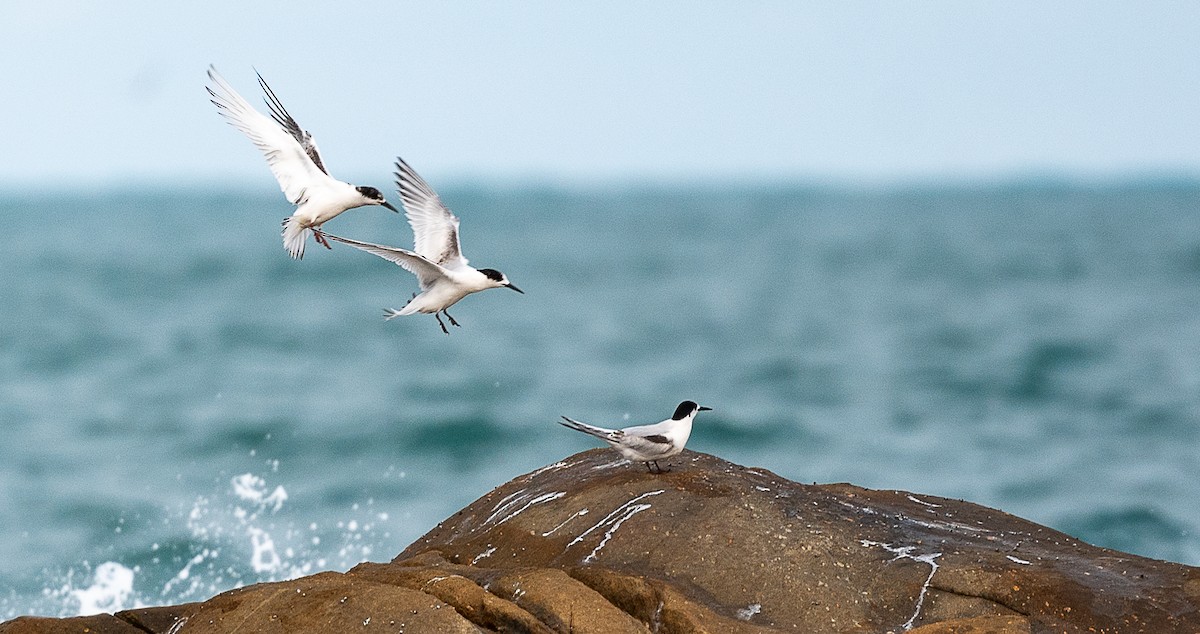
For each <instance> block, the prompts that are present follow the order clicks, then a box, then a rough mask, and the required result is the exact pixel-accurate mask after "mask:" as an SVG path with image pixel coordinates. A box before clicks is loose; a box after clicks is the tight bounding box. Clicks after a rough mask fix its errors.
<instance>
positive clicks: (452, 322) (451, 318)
mask: <svg viewBox="0 0 1200 634" xmlns="http://www.w3.org/2000/svg"><path fill="white" fill-rule="evenodd" d="M442 314H443V315H445V316H446V317H447V318H449V319H450V325H451V326H454V327H455V328H462V326H460V325H459V324H458V322H457V321H455V320H454V317H452V316H451V315H450V313H448V312H446V311H445V310H443V311H442Z"/></svg>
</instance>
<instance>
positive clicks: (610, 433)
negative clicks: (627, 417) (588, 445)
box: [558, 416, 621, 442]
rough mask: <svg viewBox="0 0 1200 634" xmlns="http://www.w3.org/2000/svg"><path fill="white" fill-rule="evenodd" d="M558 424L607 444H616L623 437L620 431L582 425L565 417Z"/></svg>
mask: <svg viewBox="0 0 1200 634" xmlns="http://www.w3.org/2000/svg"><path fill="white" fill-rule="evenodd" d="M558 424H559V425H562V426H563V427H570V428H571V429H574V430H575V431H581V432H583V433H585V434H588V435H590V436H595V437H596V438H599V439H600V440H603V441H605V442H615V441H616V440H617V438H618V437H620V435H621V432H620V430H616V429H605V428H604V427H596V426H595V425H589V424H587V423H581V422H579V421H577V420H574V419H571V418H567V417H566V416H563V417H562V421H560V422H559V423H558Z"/></svg>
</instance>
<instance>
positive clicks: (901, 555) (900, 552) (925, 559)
mask: <svg viewBox="0 0 1200 634" xmlns="http://www.w3.org/2000/svg"><path fill="white" fill-rule="evenodd" d="M859 543H860V544H862V545H863V547H864V548H866V547H871V546H879V547H880V548H882V549H884V550H886V551H888V552H889V553H892V554H893V555H895V557H892V558H891V559H890V560H889V563H890V562H893V561H896V560H898V559H911V560H913V561H919V562H921V563H924V564H929V567H930V570H929V576H928V577H926V578H925V583H923V584H921V594H919V595H917V608H916V610H914V611H913V615H912V616H910V617H908V620H907V621H905V622H904V625H902V626H901V627H903V628H904V631H906V632H907V631H908V630H911V629H912V628H913V625H914V624H915V623H916V622H917V617H918V616H920V615H921V608H922V607H924V605H925V595H926V594H927V593H928V592H929V584H931V583H933V575H935V574H937V571H938V563H937V558H938V557H941V556H942V553H926V554H924V555H913V554H912V552H913V551H914V550H916V549H917V547H916V546H892V545H891V544H885V543H883V542H873V541H870V540H866V539H864V540H860V541H859Z"/></svg>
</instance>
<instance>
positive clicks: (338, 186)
mask: <svg viewBox="0 0 1200 634" xmlns="http://www.w3.org/2000/svg"><path fill="white" fill-rule="evenodd" d="M255 74H258V72H257V71H255ZM208 78H209V80H210V81H211V82H212V85H211V86H208V87H207V89H208V94H209V95H210V96H211V98H212V102H213V104H214V105H216V106H217V109H218V111H219V112H220V113H221V115H222V116H224V117H225V119H226V120H228V121H229V124H230V125H232V126H233V127H235V128H237V129H238V130H240V131H241V132H242V134H245V135H246V136H247V137H249V138H250V140H251V141H253V142H254V145H256V146H258V149H259V150H261V151H262V153H263V155H265V156H266V158H267V165H268V166H269V167H270V168H271V173H272V174H274V175H275V178H276V180H278V181H279V188H280V189H281V190H283V195H284V196H286V197H287V199H288V202H290V203H292V204H293V205H296V211H295V213H293V214H292V216H291V217H290V218H285V219H284V221H283V246H284V247H285V248H286V249H287V250H288V253H290V254H291V255H292V257H293V258H296V259H300V258H302V257H304V243H305V242H306V241H307V238H308V234H309V232H312V233H313V235H314V237H315V239H316V240H317V242H318V243H320V244H322V245H323V246H325V247H326V248H331V247H330V246H329V243H328V242H325V241H324V239H323V238H322V237H321V234H320V232H319V229H320V228H321V225H322V224H324V223H326V222H328V221H329V220H331V219H332V218H334V217H336V216H337V215H338V214H340V213H342V212H343V211H346V210H348V209H354V208H355V207H362V206H365V205H380V206H382V207H386V208H387V209H390V210H392V211H397V209H396V208H395V207H393V206H392V205H391V204H390V203H388V201H387V200H384V198H383V194H381V193H380V192H379V190H378V189H375V188H374V187H366V186H360V187H356V186H354V185H351V184H349V183H343V182H342V181H339V180H337V179H335V178H333V177H332V176H330V175H329V171H328V170H326V169H325V163H324V162H323V161H322V160H321V154H320V152H318V151H317V143H316V141H314V140H313V137H312V135H311V134H309V133H308V132H307V131H305V130H304V129H303V128H301V127H300V124H298V123H296V120H295V119H293V118H292V115H291V114H289V113H288V111H287V109H286V108H284V107H283V103H282V102H280V101H279V98H278V97H276V96H275V91H273V90H271V87H270V86H268V85H267V82H266V81H265V80H263V77H262V75H258V84H259V85H260V86H262V89H263V93H264V95H265V101H266V102H267V106H268V107H269V108H270V110H271V116H269V117H268V116H267V115H264V114H262V113H261V112H259V111H257V110H255V109H254V108H253V107H251V106H250V104H249V103H248V102H247V101H246V100H245V99H244V98H243V97H242V96H241V95H239V94H238V93H237V91H236V90H234V89H233V87H232V86H230V85H229V82H227V81H225V78H224V77H221V75H220V74H219V73H218V72H217V69H216V68H214V67H212V66H209V67H208Z"/></svg>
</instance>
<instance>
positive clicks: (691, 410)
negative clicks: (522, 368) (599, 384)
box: [559, 401, 709, 466]
mask: <svg viewBox="0 0 1200 634" xmlns="http://www.w3.org/2000/svg"><path fill="white" fill-rule="evenodd" d="M708 409H709V408H707V407H701V406H699V405H696V403H694V402H692V401H684V402H682V403H680V404H679V407H678V408H676V410H675V415H674V416H672V417H671V418H668V419H667V420H664V421H662V422H658V423H654V424H653V425H636V426H633V427H625V428H622V429H608V428H606V427H597V426H596V425H589V424H587V423H582V422H580V421H577V420H574V419H571V418H567V417H566V416H563V417H562V418H563V421H565V422H560V423H559V424H560V425H563V426H565V427H570V428H571V429H574V430H577V431H581V432H583V433H585V434H589V435H592V436H595V437H596V438H599V439H600V440H603V441H604V442H606V443H608V444H609V445H610V446H611V447H612V448H613V449H616V450H617V451H618V452H620V454H621V455H622V456H624V457H625V458H626V459H628V460H631V461H635V462H644V463H646V465H647V466H649V465H650V463H655V465H656V466H657V461H659V460H663V459H665V458H670V457H672V456H677V455H679V453H680V452H681V451H683V448H684V446H685V445H687V441H688V438H689V437H690V436H691V435H692V421H693V420H695V418H696V414H698V413H699V412H701V411H705V410H708Z"/></svg>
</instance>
